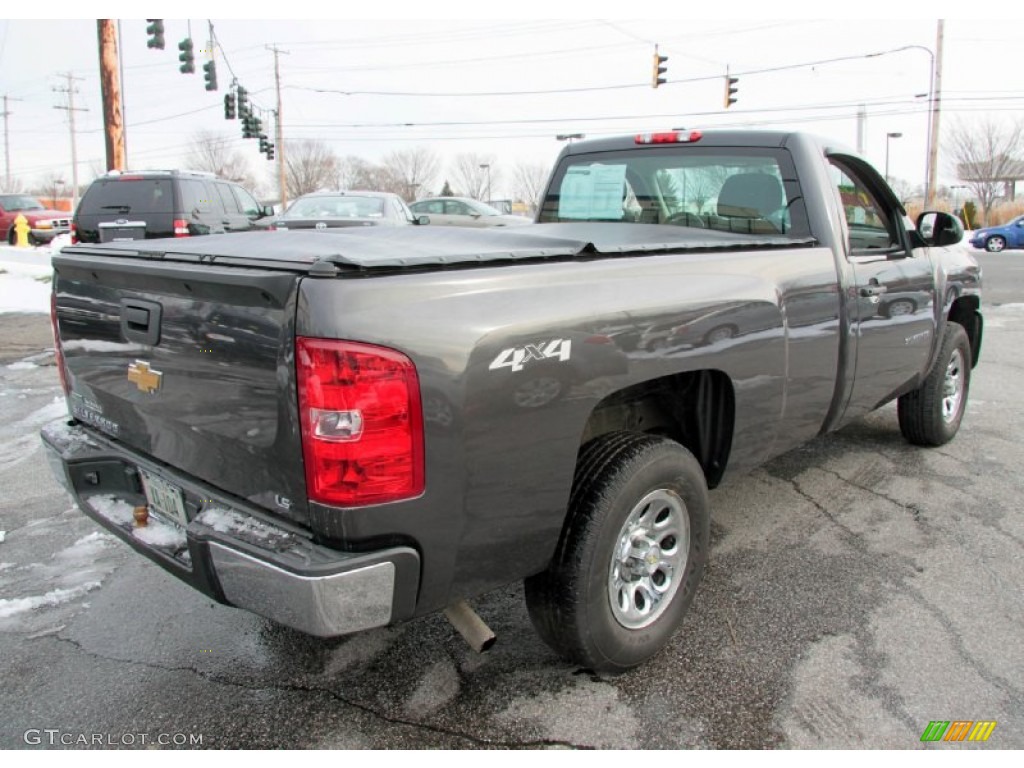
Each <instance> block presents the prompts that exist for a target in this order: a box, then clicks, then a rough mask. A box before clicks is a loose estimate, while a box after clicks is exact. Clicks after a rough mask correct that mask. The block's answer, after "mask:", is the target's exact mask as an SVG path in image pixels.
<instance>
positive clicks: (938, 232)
mask: <svg viewBox="0 0 1024 768" xmlns="http://www.w3.org/2000/svg"><path fill="white" fill-rule="evenodd" d="M917 231H918V233H919V234H920V235H921V237H922V239H924V242H925V245H930V246H933V247H936V248H938V247H942V246H946V245H956V244H957V243H959V242H960V241H961V240H963V239H964V225H963V224H962V223H961V222H960V219H958V218H957V217H956V216H953V215H951V214H948V213H945V212H943V211H925V212H924V213H922V214H921V215H920V216H918V217H917Z"/></svg>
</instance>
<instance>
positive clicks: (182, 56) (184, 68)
mask: <svg viewBox="0 0 1024 768" xmlns="http://www.w3.org/2000/svg"><path fill="white" fill-rule="evenodd" d="M178 50H179V51H181V53H179V54H178V61H180V62H181V66H180V67H178V71H179V72H181V74H183V75H191V74H192V73H193V72H195V71H196V57H195V54H194V53H192V38H191V37H186V38H185V39H184V40H182V41H181V42H180V43H178Z"/></svg>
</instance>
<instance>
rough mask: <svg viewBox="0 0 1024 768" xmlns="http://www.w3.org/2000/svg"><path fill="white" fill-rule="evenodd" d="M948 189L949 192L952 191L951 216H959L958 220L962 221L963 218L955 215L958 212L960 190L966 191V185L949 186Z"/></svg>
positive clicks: (957, 214)
mask: <svg viewBox="0 0 1024 768" xmlns="http://www.w3.org/2000/svg"><path fill="white" fill-rule="evenodd" d="M949 188H950V189H951V190H953V215H954V216H959V217H960V219H961V220H962V219H963V216H960V214H959V213H957V211H959V210H960V190H961V189H967V185H966V184H951V185H950V187H949Z"/></svg>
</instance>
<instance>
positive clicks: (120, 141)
mask: <svg viewBox="0 0 1024 768" xmlns="http://www.w3.org/2000/svg"><path fill="white" fill-rule="evenodd" d="M96 33H97V35H98V37H99V43H100V92H101V93H102V95H103V134H104V137H105V138H106V148H107V170H108V171H113V170H118V171H123V170H125V167H126V166H125V152H124V119H123V115H122V113H121V76H120V70H119V68H118V60H119V58H120V57H119V56H118V51H117V31H116V29H115V28H114V20H113V19H96Z"/></svg>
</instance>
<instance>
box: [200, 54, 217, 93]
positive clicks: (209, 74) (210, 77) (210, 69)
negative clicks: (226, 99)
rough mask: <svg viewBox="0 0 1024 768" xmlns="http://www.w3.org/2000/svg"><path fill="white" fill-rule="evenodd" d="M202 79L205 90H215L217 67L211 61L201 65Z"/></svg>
mask: <svg viewBox="0 0 1024 768" xmlns="http://www.w3.org/2000/svg"><path fill="white" fill-rule="evenodd" d="M203 77H204V78H206V90H208V91H216V90H217V65H216V64H214V62H212V61H208V62H206V63H205V64H203Z"/></svg>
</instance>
